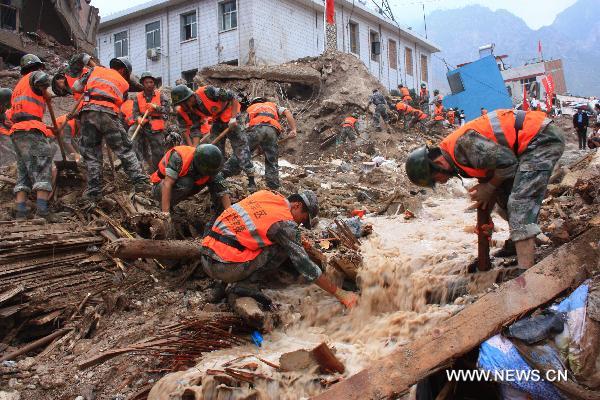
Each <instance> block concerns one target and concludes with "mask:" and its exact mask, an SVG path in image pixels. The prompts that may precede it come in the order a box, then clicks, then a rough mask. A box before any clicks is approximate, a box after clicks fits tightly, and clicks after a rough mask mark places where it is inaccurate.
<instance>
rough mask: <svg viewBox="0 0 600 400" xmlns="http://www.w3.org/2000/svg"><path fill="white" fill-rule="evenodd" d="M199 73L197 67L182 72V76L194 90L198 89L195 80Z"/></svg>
mask: <svg viewBox="0 0 600 400" xmlns="http://www.w3.org/2000/svg"><path fill="white" fill-rule="evenodd" d="M197 73H198V70H197V69H191V70H189V71H183V72H182V73H181V77H182V78H183V79H184V80H185V81H186V82H187V83H186V85H187V86H188V87H189V88H190V89H192V90H196V89H198V85H197V84H196V82H195V81H194V77H195V76H196V74H197Z"/></svg>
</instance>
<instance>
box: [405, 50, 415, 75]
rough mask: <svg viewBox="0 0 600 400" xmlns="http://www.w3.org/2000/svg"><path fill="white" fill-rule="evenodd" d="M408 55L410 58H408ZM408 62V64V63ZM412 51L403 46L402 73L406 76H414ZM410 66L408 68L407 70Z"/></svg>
mask: <svg viewBox="0 0 600 400" xmlns="http://www.w3.org/2000/svg"><path fill="white" fill-rule="evenodd" d="M409 55H410V58H409V57H408V56H409ZM409 61H410V62H409ZM413 62H414V58H413V49H411V48H410V47H407V46H404V71H406V75H409V76H414V75H413V74H414V70H415V65H414V64H413ZM409 65H410V68H409Z"/></svg>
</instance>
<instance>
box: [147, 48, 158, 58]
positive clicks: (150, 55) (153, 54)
mask: <svg viewBox="0 0 600 400" xmlns="http://www.w3.org/2000/svg"><path fill="white" fill-rule="evenodd" d="M159 56H160V49H157V48H153V49H148V50H146V57H148V58H149V59H151V60H158V57H159Z"/></svg>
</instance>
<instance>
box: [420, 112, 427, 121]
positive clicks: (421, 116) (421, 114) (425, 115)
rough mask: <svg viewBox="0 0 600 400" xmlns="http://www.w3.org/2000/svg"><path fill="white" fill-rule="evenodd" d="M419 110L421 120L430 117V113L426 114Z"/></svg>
mask: <svg viewBox="0 0 600 400" xmlns="http://www.w3.org/2000/svg"><path fill="white" fill-rule="evenodd" d="M417 111H418V114H417V115H418V116H419V121H423V120H424V119H427V118H428V115H427V114H425V113H424V112H423V111H421V110H417Z"/></svg>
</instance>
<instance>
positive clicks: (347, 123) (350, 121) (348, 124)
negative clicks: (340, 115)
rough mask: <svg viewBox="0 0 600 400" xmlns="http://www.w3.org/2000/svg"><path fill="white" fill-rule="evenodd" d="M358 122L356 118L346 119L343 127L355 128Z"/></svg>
mask: <svg viewBox="0 0 600 400" xmlns="http://www.w3.org/2000/svg"><path fill="white" fill-rule="evenodd" d="M357 121H358V120H357V119H356V118H354V117H346V119H344V122H342V127H343V128H354V126H355V125H356V122H357Z"/></svg>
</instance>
